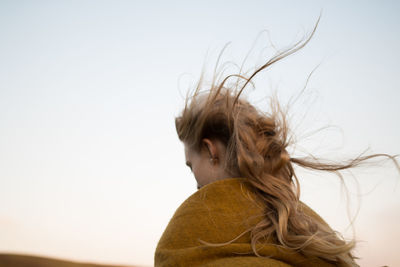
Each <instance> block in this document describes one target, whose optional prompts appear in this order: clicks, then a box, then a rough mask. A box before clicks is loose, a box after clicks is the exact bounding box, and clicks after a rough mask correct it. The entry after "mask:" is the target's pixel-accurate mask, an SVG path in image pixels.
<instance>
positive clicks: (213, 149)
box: [201, 138, 219, 160]
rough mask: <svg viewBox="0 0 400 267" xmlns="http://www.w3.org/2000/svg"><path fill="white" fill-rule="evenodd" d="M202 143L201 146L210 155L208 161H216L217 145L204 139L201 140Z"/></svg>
mask: <svg viewBox="0 0 400 267" xmlns="http://www.w3.org/2000/svg"><path fill="white" fill-rule="evenodd" d="M201 141H202V142H203V145H204V146H205V148H206V149H207V150H208V153H209V155H210V159H213V160H214V159H218V156H219V155H218V148H217V145H216V144H215V142H213V141H211V140H210V139H208V138H204V139H203V140H201Z"/></svg>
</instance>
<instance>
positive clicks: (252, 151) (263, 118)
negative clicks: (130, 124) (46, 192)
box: [175, 28, 398, 266]
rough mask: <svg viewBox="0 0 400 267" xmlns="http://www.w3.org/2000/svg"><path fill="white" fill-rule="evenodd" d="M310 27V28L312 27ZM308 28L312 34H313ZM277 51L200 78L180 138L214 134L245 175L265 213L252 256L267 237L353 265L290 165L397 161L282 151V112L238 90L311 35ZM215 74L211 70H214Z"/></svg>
mask: <svg viewBox="0 0 400 267" xmlns="http://www.w3.org/2000/svg"><path fill="white" fill-rule="evenodd" d="M314 31H315V28H314ZM314 31H313V33H314ZM313 33H312V34H311V35H310V37H309V38H307V39H306V40H303V41H300V42H298V43H297V44H295V45H294V46H293V47H291V48H289V49H287V50H284V51H283V52H280V53H278V54H277V55H276V56H274V57H273V58H271V59H270V60H269V61H268V62H266V63H265V64H264V65H263V66H261V67H259V68H258V69H256V70H255V71H254V72H253V73H252V74H251V75H249V76H248V77H244V76H243V75H242V74H241V73H239V74H235V75H228V76H226V77H225V78H224V79H223V80H222V82H220V83H218V84H212V85H211V88H210V89H209V90H208V91H207V93H206V94H202V93H201V91H200V89H201V87H202V86H201V79H200V82H199V84H198V86H197V88H196V89H195V91H194V92H193V95H192V96H191V97H188V98H187V99H186V103H185V107H184V109H183V111H182V114H181V115H180V116H178V117H177V118H176V120H175V124H176V130H177V133H178V136H179V139H180V140H181V141H183V142H185V144H187V145H189V146H190V147H192V148H194V149H197V150H200V147H201V140H202V139H203V138H211V139H217V140H219V141H221V142H222V143H223V144H224V145H225V146H226V149H227V153H226V161H225V164H226V166H225V168H226V171H227V172H229V173H230V174H232V176H236V175H239V176H240V177H244V178H246V179H247V180H248V182H249V183H250V184H251V186H252V188H253V189H254V192H255V193H256V195H257V196H258V197H259V199H261V201H262V203H263V204H264V206H265V208H266V212H265V216H264V218H263V219H262V220H261V221H260V222H259V223H258V224H257V225H255V226H254V227H253V228H252V229H250V232H251V245H252V249H253V252H254V253H255V254H256V255H257V256H268V255H259V254H258V252H257V249H256V247H257V244H258V243H262V241H263V240H266V239H268V238H272V239H273V240H275V242H276V243H277V245H279V246H281V247H283V248H285V249H288V250H290V251H296V252H300V253H302V254H303V255H305V256H307V257H311V258H312V257H318V258H321V259H323V260H326V261H328V262H331V263H334V264H340V265H342V266H357V264H356V263H355V261H354V259H355V257H354V256H353V255H352V254H351V251H352V249H353V248H354V246H355V242H354V241H348V242H347V241H345V240H344V239H343V238H342V237H341V236H340V234H339V233H337V232H335V231H334V230H332V229H331V228H330V227H329V226H328V225H327V224H325V223H324V222H323V221H321V220H319V219H317V218H314V217H312V216H309V215H307V214H306V212H305V211H303V209H302V205H301V203H300V200H299V195H300V187H299V182H298V179H297V177H296V174H295V172H294V168H293V164H296V165H299V166H301V167H304V168H309V169H312V170H319V171H328V172H338V171H340V170H344V169H348V168H352V167H356V166H358V165H359V164H360V163H362V162H364V161H365V160H368V159H370V158H374V157H379V156H384V157H388V158H390V159H392V160H393V161H394V162H395V164H396V166H397V167H398V164H397V162H396V160H395V158H394V157H393V156H390V155H387V154H374V155H368V156H359V157H357V158H355V159H352V160H350V161H347V162H345V163H337V164H330V163H322V162H320V161H319V160H318V159H316V158H314V157H310V158H293V157H291V156H290V155H289V153H288V152H287V147H288V145H289V143H290V141H289V137H288V126H287V122H286V114H285V112H284V111H282V108H281V107H280V106H279V103H278V102H277V101H272V105H271V111H270V113H269V114H266V113H264V112H261V111H260V110H258V109H257V108H255V107H254V106H253V105H251V104H250V103H249V102H248V101H246V100H245V99H244V98H243V97H241V93H242V91H243V90H244V88H245V87H246V86H247V85H248V83H250V82H251V81H252V78H253V77H254V76H255V75H257V74H258V73H259V72H260V71H262V70H264V69H266V68H268V67H269V66H270V65H272V64H273V63H275V62H277V61H279V60H281V59H283V58H284V57H286V56H288V55H290V54H293V53H294V52H296V51H298V50H299V49H301V48H302V47H303V46H304V45H306V44H307V42H308V41H309V40H310V38H311V37H312V35H313ZM214 75H215V74H214ZM231 77H238V78H239V79H242V80H243V81H244V83H243V85H242V86H241V87H240V88H227V86H225V83H226V81H227V80H228V79H229V78H231Z"/></svg>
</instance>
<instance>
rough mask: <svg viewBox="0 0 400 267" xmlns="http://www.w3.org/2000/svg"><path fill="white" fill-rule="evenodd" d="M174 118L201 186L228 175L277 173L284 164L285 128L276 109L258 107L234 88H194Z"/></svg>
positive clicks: (287, 181) (285, 159)
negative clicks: (197, 89) (269, 109)
mask: <svg viewBox="0 0 400 267" xmlns="http://www.w3.org/2000/svg"><path fill="white" fill-rule="evenodd" d="M175 124H176V129H177V133H178V136H179V139H180V140H181V141H182V142H183V143H184V145H185V155H186V160H187V163H188V165H189V166H190V165H191V166H192V170H193V173H194V174H195V177H196V180H197V182H198V185H199V186H200V187H201V186H203V185H205V184H207V183H209V182H213V181H215V180H218V179H224V178H227V177H238V176H242V177H245V178H250V179H251V178H255V177H260V174H262V173H265V172H267V173H270V174H274V175H278V176H280V175H279V173H280V172H282V169H285V167H286V169H287V164H288V163H289V156H288V155H287V153H286V150H285V147H286V145H287V144H286V141H285V139H286V131H285V129H286V128H285V127H280V126H279V123H278V120H277V116H276V115H274V114H273V113H271V114H265V113H263V112H260V111H259V110H257V109H256V108H255V107H254V106H253V105H251V104H250V103H249V102H248V101H246V100H245V99H243V98H242V97H240V96H239V94H238V93H237V92H235V91H234V90H233V89H232V90H229V89H227V88H218V87H214V88H211V90H209V91H208V92H206V93H198V92H195V93H194V94H193V96H192V97H191V98H189V100H188V101H187V102H186V105H185V108H184V109H183V111H182V114H181V115H180V116H179V117H177V118H176V120H175ZM198 163H200V164H199V165H201V166H202V167H201V170H202V173H198V168H197V166H198ZM194 165H196V166H194ZM193 167H194V168H193ZM285 174H286V175H285V177H286V178H284V180H285V181H286V183H288V184H287V185H288V186H289V184H290V183H291V180H290V179H287V178H288V177H287V176H288V172H287V171H286V172H285ZM289 176H290V174H289Z"/></svg>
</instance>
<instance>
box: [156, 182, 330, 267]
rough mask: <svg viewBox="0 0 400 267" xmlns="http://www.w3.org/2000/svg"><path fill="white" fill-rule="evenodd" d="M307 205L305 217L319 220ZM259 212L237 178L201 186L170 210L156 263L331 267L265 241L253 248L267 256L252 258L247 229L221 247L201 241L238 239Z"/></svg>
mask: <svg viewBox="0 0 400 267" xmlns="http://www.w3.org/2000/svg"><path fill="white" fill-rule="evenodd" d="M306 209H307V212H309V213H310V216H316V217H318V218H319V216H318V215H316V214H315V213H314V212H313V211H312V210H311V209H309V208H306ZM264 212H265V210H264V208H263V207H262V206H260V205H259V204H258V203H257V201H255V197H254V195H253V193H252V192H251V190H250V189H249V185H248V183H247V182H246V181H245V180H244V179H242V178H231V179H225V180H221V181H217V182H214V183H211V184H209V185H206V186H204V187H203V188H201V189H200V190H198V191H197V192H196V193H194V194H193V195H192V196H190V197H189V198H188V199H187V200H186V201H185V202H183V203H182V205H181V206H180V207H179V208H178V209H177V211H176V212H175V214H174V216H173V217H172V219H171V221H170V222H169V224H168V226H167V228H166V229H165V231H164V234H163V235H162V237H161V239H160V241H159V243H158V246H157V249H156V252H155V266H156V267H164V266H193V267H194V266H220V267H224V266H254V267H257V266H271V267H272V266H273V267H278V266H281V267H288V266H301V267H306V266H307V267H314V266H315V267H316V266H321V267H325V266H333V265H332V264H329V263H327V262H325V261H322V260H321V259H318V258H314V259H309V258H306V257H304V256H303V255H301V254H299V253H293V252H288V251H284V250H283V249H279V248H278V247H277V246H276V245H275V244H273V243H270V244H268V243H266V244H265V245H263V246H260V247H259V250H258V252H259V254H260V255H265V256H266V255H268V256H269V257H262V258H261V257H257V256H255V255H254V253H253V251H252V249H251V245H250V233H249V232H247V233H245V234H243V235H242V236H241V237H239V238H238V239H236V240H235V241H234V242H232V243H229V244H226V245H223V246H209V245H207V244H204V242H208V243H213V244H218V243H226V242H228V241H231V240H233V239H235V238H237V237H238V236H239V235H241V234H242V233H244V232H246V231H247V230H249V229H250V228H251V227H253V226H254V225H255V224H256V223H258V222H259V221H260V220H261V218H262V214H263V213H264ZM202 241H204V242H202Z"/></svg>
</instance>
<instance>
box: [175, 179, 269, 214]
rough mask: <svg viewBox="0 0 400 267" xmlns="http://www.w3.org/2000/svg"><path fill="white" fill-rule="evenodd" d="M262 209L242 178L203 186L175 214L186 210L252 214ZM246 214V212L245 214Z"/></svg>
mask: <svg viewBox="0 0 400 267" xmlns="http://www.w3.org/2000/svg"><path fill="white" fill-rule="evenodd" d="M262 209H263V207H262V205H261V204H260V202H259V201H257V197H256V195H255V194H254V192H253V190H252V188H251V186H250V184H249V182H248V181H247V180H246V179H244V178H228V179H224V180H219V181H216V182H213V183H210V184H208V185H205V186H203V187H202V188H200V189H199V190H198V191H197V192H195V193H194V194H193V195H191V196H190V197H189V198H187V199H186V200H185V201H184V202H183V203H182V204H181V206H180V207H179V208H178V209H177V211H176V214H181V213H186V211H187V210H190V211H193V210H196V211H198V212H211V211H219V212H223V213H224V214H230V213H233V214H241V213H242V212H243V211H249V210H251V211H252V213H257V212H261V210H262ZM246 213H247V212H246Z"/></svg>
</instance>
